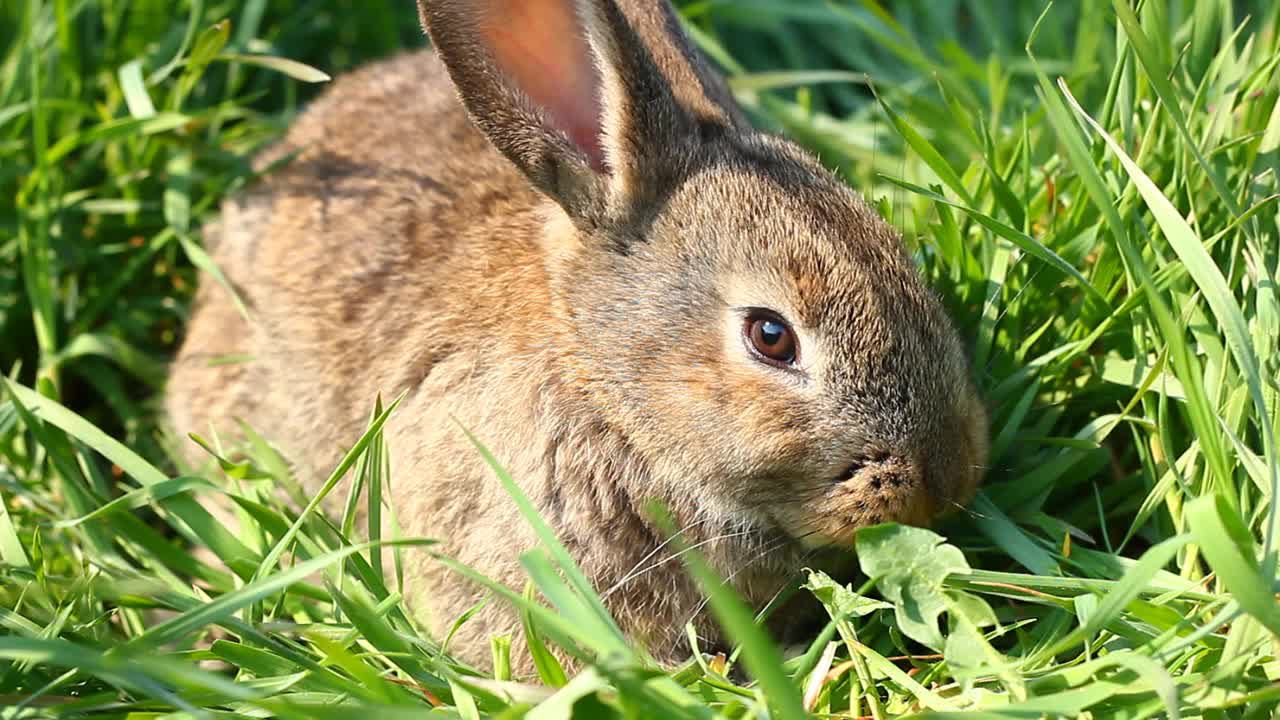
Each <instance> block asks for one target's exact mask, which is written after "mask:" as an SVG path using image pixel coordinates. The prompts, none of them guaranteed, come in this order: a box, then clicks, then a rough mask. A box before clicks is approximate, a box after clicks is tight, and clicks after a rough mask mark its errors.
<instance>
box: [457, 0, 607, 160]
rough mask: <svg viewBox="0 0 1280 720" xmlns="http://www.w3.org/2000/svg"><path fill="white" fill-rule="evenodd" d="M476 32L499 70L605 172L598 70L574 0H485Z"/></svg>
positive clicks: (555, 127)
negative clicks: (484, 6)
mask: <svg viewBox="0 0 1280 720" xmlns="http://www.w3.org/2000/svg"><path fill="white" fill-rule="evenodd" d="M486 4H487V5H488V8H487V10H488V12H486V13H485V15H484V21H483V22H482V29H481V32H482V33H483V36H484V41H485V42H486V43H487V44H488V46H489V49H490V51H491V52H492V53H493V56H494V60H495V61H496V62H497V63H498V67H499V68H500V69H501V70H502V72H503V73H505V74H506V75H507V77H508V78H510V79H511V81H512V82H514V83H515V86H516V88H517V89H518V90H520V92H522V93H524V94H525V95H526V96H527V97H528V98H529V99H530V100H532V101H533V103H534V104H535V105H537V106H538V107H539V108H541V109H542V111H543V112H544V113H545V114H546V116H547V118H548V119H549V120H550V122H551V123H552V124H553V126H554V129H556V130H559V131H561V132H563V133H564V134H565V135H567V136H568V137H569V140H570V142H572V143H573V144H574V146H576V147H577V148H578V149H579V150H580V151H581V152H582V154H583V155H584V156H586V158H587V160H588V162H590V164H591V167H593V168H594V169H595V170H596V171H597V172H604V171H605V169H606V163H605V158H604V151H603V149H602V147H601V135H602V133H603V116H604V113H603V105H602V103H601V98H600V95H601V88H600V75H599V72H598V71H597V70H596V66H595V62H594V58H593V56H592V53H591V47H590V45H588V43H587V38H586V35H585V33H584V28H583V27H582V23H581V22H580V21H579V20H578V15H577V12H576V11H575V10H574V2H573V0H488V2H487V3H486Z"/></svg>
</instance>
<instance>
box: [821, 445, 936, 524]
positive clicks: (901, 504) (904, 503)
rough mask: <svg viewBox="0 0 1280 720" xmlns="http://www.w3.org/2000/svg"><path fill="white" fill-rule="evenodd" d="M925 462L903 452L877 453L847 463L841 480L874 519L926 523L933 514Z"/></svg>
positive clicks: (847, 490) (848, 491) (877, 520)
mask: <svg viewBox="0 0 1280 720" xmlns="http://www.w3.org/2000/svg"><path fill="white" fill-rule="evenodd" d="M924 468H925V464H924V462H922V461H921V460H920V459H917V458H914V457H911V456H909V455H906V454H902V455H899V454H891V453H876V454H871V455H869V456H867V457H865V458H860V459H859V460H857V461H855V462H854V463H853V464H852V465H850V467H849V469H848V470H847V471H846V472H845V474H844V475H843V476H842V477H843V479H842V481H841V484H842V485H844V486H845V488H844V490H845V491H846V492H847V493H849V494H850V495H851V496H853V497H856V498H858V499H859V504H860V506H861V508H863V509H865V510H867V511H870V512H869V513H868V514H869V515H870V516H872V517H871V518H868V519H872V518H874V522H899V523H905V524H908V525H925V524H928V522H929V520H930V519H931V518H932V517H933V515H934V507H933V499H932V497H931V493H930V492H929V488H928V483H927V480H926V478H925V470H924Z"/></svg>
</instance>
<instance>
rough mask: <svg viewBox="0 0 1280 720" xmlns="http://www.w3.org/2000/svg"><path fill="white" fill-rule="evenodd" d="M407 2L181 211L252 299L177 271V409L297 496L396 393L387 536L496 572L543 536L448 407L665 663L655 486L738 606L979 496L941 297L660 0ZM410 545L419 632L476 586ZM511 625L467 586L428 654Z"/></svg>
mask: <svg viewBox="0 0 1280 720" xmlns="http://www.w3.org/2000/svg"><path fill="white" fill-rule="evenodd" d="M419 12H420V15H421V19H422V22H423V26H424V29H425V31H426V33H427V35H428V36H429V38H430V40H431V44H432V46H433V49H428V50H421V51H414V52H407V53H405V54H401V55H399V56H396V57H393V58H391V59H389V60H383V61H380V62H378V63H375V64H372V65H368V66H365V67H363V68H361V69H358V70H356V71H353V72H351V73H349V74H347V75H345V76H343V77H341V78H339V79H338V80H337V81H335V83H334V85H333V86H332V87H331V88H329V89H328V90H327V91H326V92H324V93H322V94H321V96H320V97H319V98H318V99H316V100H315V101H314V102H312V103H311V104H310V105H309V107H308V108H307V109H306V110H305V111H304V112H302V113H301V114H300V116H299V117H298V118H297V119H296V121H295V122H294V123H293V124H292V126H291V127H290V129H289V130H288V132H287V134H286V135H285V137H284V138H283V140H281V141H280V142H278V143H277V144H275V145H273V146H271V147H269V148H268V149H266V150H265V151H264V152H262V153H261V154H260V155H259V156H258V157H257V158H256V160H255V162H256V163H257V165H258V167H260V168H266V167H268V166H272V165H280V167H279V168H278V169H275V170H273V171H271V172H268V173H266V174H265V176H264V177H263V178H262V179H261V180H260V182H258V183H256V184H255V185H253V186H251V187H250V188H249V189H248V190H246V191H244V192H243V193H241V194H240V195H237V196H235V197H233V198H231V199H229V200H227V201H226V202H225V204H224V207H223V209H222V211H221V216H220V217H219V218H218V219H217V220H216V221H214V222H212V223H210V225H208V226H207V228H206V233H205V235H206V237H205V242H206V243H207V245H208V247H209V248H210V252H211V254H212V256H213V258H214V259H215V261H216V262H217V264H218V265H219V266H220V268H221V269H222V271H223V272H224V273H225V276H226V280H227V282H228V283H230V285H231V286H232V287H233V288H235V289H236V291H237V292H238V293H239V295H240V296H241V297H242V298H243V299H244V302H245V304H246V306H247V308H248V310H249V313H248V317H249V318H250V320H246V318H245V317H244V316H242V314H241V313H240V312H239V311H238V310H237V308H236V305H235V303H234V301H233V296H232V294H231V293H229V292H227V290H226V289H224V288H223V287H222V286H221V285H220V284H219V283H214V282H208V281H204V282H202V283H201V285H200V288H199V290H198V294H197V297H196V299H195V302H194V305H193V310H192V315H191V318H190V323H189V327H188V330H187V335H186V337H185V339H184V341H183V344H182V347H181V349H180V351H179V353H178V356H177V358H176V359H175V362H174V365H173V369H172V371H171V375H170V380H169V384H168V390H167V399H166V408H167V413H168V417H169V419H170V422H171V423H172V425H173V427H174V428H175V429H176V430H177V431H178V432H181V433H188V432H196V433H204V432H207V431H208V430H209V429H210V428H215V429H222V430H223V431H225V432H234V431H235V428H236V424H235V421H236V419H237V418H243V419H245V420H246V421H248V422H249V423H251V424H252V425H253V426H254V427H255V428H256V429H257V430H258V431H260V432H261V433H262V434H264V435H265V436H266V437H268V438H270V439H271V440H272V441H273V442H274V443H275V444H277V445H278V447H279V448H280V449H281V451H282V452H283V453H284V454H285V455H286V456H287V457H288V458H289V459H290V460H291V462H292V463H294V464H295V466H296V469H297V471H298V473H299V476H300V477H302V478H304V479H305V481H306V482H309V483H312V486H313V487H314V486H315V485H316V484H318V483H319V482H320V481H321V480H322V479H323V478H324V477H325V476H326V475H327V474H328V473H329V472H331V471H332V468H333V467H334V466H335V464H336V463H337V461H338V460H339V458H340V457H341V453H342V452H343V451H344V450H345V449H346V448H349V447H350V445H351V444H352V443H353V442H354V441H355V440H356V439H357V438H358V437H359V436H360V434H361V432H362V431H363V429H364V427H365V425H366V423H367V421H368V411H369V409H370V407H371V406H372V402H373V399H374V398H375V397H376V396H377V395H379V394H381V395H382V396H383V397H390V396H397V395H401V394H403V400H402V402H401V404H400V405H399V407H398V408H397V410H396V412H395V413H394V414H393V415H392V417H391V419H390V420H389V421H388V424H387V425H386V428H385V431H384V432H385V438H386V440H387V445H388V448H389V452H390V466H391V471H392V472H391V477H392V480H391V484H390V487H389V490H388V493H389V495H388V498H389V500H388V501H389V502H390V503H391V504H392V506H393V507H394V510H395V514H396V517H397V520H398V523H399V525H400V528H401V531H402V532H403V533H404V534H405V535H407V536H425V537H430V538H435V539H438V540H439V541H440V545H439V546H438V547H439V548H440V550H441V551H442V552H444V553H446V554H448V555H450V556H452V557H453V558H456V559H457V560H458V561H461V562H462V563H465V564H467V565H469V566H471V567H472V568H475V569H477V570H478V571H480V572H482V573H484V574H485V575H487V576H488V577H490V578H492V579H494V580H497V581H500V582H502V583H505V584H506V585H508V586H510V587H512V588H514V589H517V590H519V589H520V588H522V587H523V585H524V583H525V579H526V575H525V574H524V571H523V570H522V569H521V567H520V565H519V564H518V561H517V556H518V555H519V554H520V553H521V552H523V551H525V550H528V549H529V548H531V547H534V546H535V545H536V539H535V536H534V535H533V533H532V531H531V530H530V529H529V527H528V524H527V523H526V522H525V521H524V520H523V519H522V517H521V515H520V514H519V511H518V509H517V506H516V504H515V503H514V502H512V500H511V499H510V497H509V496H508V495H507V493H506V492H504V490H503V488H502V486H501V484H500V482H499V481H498V479H497V478H496V477H495V476H494V474H493V472H492V471H491V469H490V468H489V467H488V466H487V465H486V463H485V462H484V460H483V459H482V457H481V455H480V454H479V453H478V452H477V451H476V449H475V447H474V445H473V443H472V441H471V440H470V439H469V438H468V437H467V435H466V433H465V432H464V431H463V428H466V429H467V430H469V431H471V432H473V433H474V434H475V436H476V437H477V438H478V439H479V440H480V442H482V443H483V444H484V445H485V446H486V447H488V448H489V449H490V450H491V451H492V453H493V454H494V456H495V457H496V458H497V460H498V461H499V462H500V463H501V464H502V465H503V466H504V467H505V468H506V470H507V471H508V472H509V473H510V475H511V476H512V477H513V478H515V479H516V480H517V481H518V482H519V483H520V486H521V488H522V490H523V491H524V492H525V493H526V494H527V495H528V496H529V497H530V498H531V500H532V501H533V503H534V504H535V506H536V507H537V509H538V510H539V511H540V513H541V514H542V515H543V516H544V518H545V519H546V520H547V522H548V523H549V524H550V525H551V527H552V528H553V529H554V530H555V531H556V533H557V534H558V536H559V538H560V539H561V540H562V541H563V543H564V544H565V546H566V547H567V548H569V550H570V552H571V553H572V555H573V556H574V558H575V560H576V562H577V563H578V564H579V565H580V567H581V568H582V570H583V571H584V572H585V573H586V575H587V576H588V577H589V579H590V580H591V581H592V582H593V583H594V585H595V587H596V588H597V589H598V590H599V592H600V593H601V595H602V597H604V599H605V602H606V605H607V607H608V609H609V610H610V612H611V613H612V614H613V615H614V617H615V618H616V620H617V622H618V624H619V627H620V628H621V629H622V630H623V631H624V632H625V633H626V634H627V635H628V637H629V638H630V639H632V640H633V641H634V642H635V643H638V644H640V645H642V646H643V647H645V648H647V649H648V651H649V652H650V653H651V656H652V657H653V658H655V659H657V661H658V662H663V663H677V662H679V661H681V660H683V659H685V658H687V657H688V654H687V653H688V652H689V651H690V647H689V643H688V642H687V639H686V638H687V633H686V630H685V625H686V623H689V622H691V623H693V627H694V628H695V631H696V634H697V635H698V636H699V637H701V638H702V639H703V641H704V642H705V643H706V646H705V647H707V648H711V647H719V646H721V643H723V642H724V641H725V639H724V638H723V637H722V635H721V631H720V630H719V629H718V628H717V627H716V624H715V623H714V621H713V620H712V618H711V617H710V616H709V613H708V612H707V611H706V610H705V609H704V605H705V603H704V601H703V596H702V595H701V593H700V592H699V590H698V588H697V586H696V584H695V583H694V582H693V581H692V580H690V578H689V576H688V575H687V573H686V571H685V570H684V569H683V568H682V567H681V562H680V561H679V560H678V559H676V558H675V555H676V552H675V550H674V547H675V545H676V544H675V543H671V544H668V542H667V541H668V540H669V539H670V537H669V535H667V534H666V533H665V532H664V530H663V526H662V525H661V524H660V523H658V522H657V521H656V520H655V519H654V518H653V516H652V515H651V513H650V512H649V509H650V508H651V504H650V503H651V501H654V500H656V501H658V502H660V503H661V504H662V505H663V506H664V507H665V508H666V509H667V511H668V513H669V517H670V518H671V520H672V522H674V523H675V524H676V525H677V526H678V527H679V528H680V534H681V536H682V540H683V542H684V545H685V546H688V547H696V548H697V549H698V551H699V552H701V553H702V554H703V555H704V557H705V558H706V560H707V562H708V563H709V564H710V566H711V567H712V568H713V569H714V570H716V571H717V572H719V573H720V574H721V575H722V576H723V577H725V578H726V579H727V580H728V581H729V582H730V584H731V585H732V587H733V588H735V589H736V590H737V591H738V592H739V593H740V594H741V596H742V597H743V598H745V599H746V601H747V602H749V603H751V604H752V605H753V606H754V607H757V608H759V607H761V606H763V605H765V604H767V603H768V602H769V601H770V600H771V599H773V598H774V597H775V596H776V595H777V594H778V592H779V590H780V589H781V588H783V587H784V586H785V585H786V583H787V582H788V581H789V580H790V579H791V578H793V577H795V576H796V574H797V573H798V572H799V571H800V570H801V569H802V568H803V567H805V566H806V563H809V562H811V560H812V558H814V557H817V556H821V555H822V554H823V553H824V552H828V551H829V550H830V549H832V548H834V549H836V550H837V551H848V550H851V549H852V547H851V544H852V538H853V533H854V531H855V530H856V529H858V528H860V527H865V526H868V525H871V524H875V523H881V522H889V521H896V522H901V523H909V524H915V525H927V524H929V523H930V522H931V521H932V520H933V519H934V518H935V517H936V516H938V515H939V514H941V513H943V512H944V511H947V510H949V509H951V508H956V507H960V506H962V505H963V504H964V503H966V502H967V501H968V500H969V499H971V497H972V496H973V494H974V493H975V490H976V487H977V486H978V484H979V482H980V480H981V476H982V472H981V468H982V465H983V462H984V461H985V456H986V452H987V419H986V414H985V410H984V407H983V403H982V401H981V398H980V396H979V393H978V390H977V387H976V384H975V383H974V381H973V380H972V378H971V373H970V368H969V363H968V360H967V358H966V352H965V348H964V346H963V344H962V342H961V339H960V336H959V334H958V332H957V330H956V329H955V326H954V325H953V323H952V322H951V321H950V319H949V318H948V316H947V314H946V312H945V310H944V309H943V307H942V305H941V303H940V301H939V300H938V299H937V297H936V295H935V293H934V292H933V291H931V290H930V289H929V288H928V287H927V286H926V284H925V283H924V281H923V279H922V278H921V276H920V274H919V272H918V270H917V269H916V267H915V265H914V262H913V260H912V258H911V256H910V255H909V253H908V252H907V250H906V248H905V246H904V245H903V243H902V241H901V238H900V236H899V234H898V233H897V232H896V231H895V230H894V229H893V228H892V227H891V226H890V225H888V224H887V223H886V222H885V221H884V220H883V219H882V218H880V217H879V216H878V215H877V214H876V213H875V212H874V211H873V210H872V209H871V208H870V207H869V206H868V205H867V204H865V202H864V201H863V200H862V199H861V197H860V196H859V195H858V194H857V193H855V191H854V190H852V189H851V188H850V187H849V186H848V185H847V184H846V183H845V182H843V181H841V180H840V179H838V178H837V177H836V176H835V175H834V174H833V173H832V172H830V171H828V170H827V169H826V168H824V167H823V166H822V165H821V164H820V163H819V162H818V161H817V160H816V159H815V158H814V157H813V156H812V155H811V154H810V153H808V152H807V151H805V150H802V149H801V148H800V147H798V146H797V145H795V144H793V143H792V142H790V141H788V140H786V139H784V138H781V137H777V136H774V135H772V134H768V133H765V132H761V131H758V130H756V129H754V128H753V127H752V126H751V124H750V123H749V122H748V119H747V117H746V115H745V113H744V111H743V110H742V108H741V107H740V106H739V105H738V104H736V103H735V100H734V99H733V96H732V94H731V92H730V90H729V87H728V84H727V82H726V81H725V79H724V78H723V77H722V76H721V75H720V74H719V73H718V72H717V71H716V70H715V69H713V67H712V66H711V65H710V63H709V62H708V61H707V60H706V59H705V58H704V57H703V55H702V54H700V52H699V51H698V50H696V49H695V48H694V46H693V44H692V43H691V41H690V40H689V38H688V36H687V35H686V34H685V33H684V31H683V29H682V28H681V26H680V24H679V20H678V18H677V16H676V15H675V12H674V10H673V8H672V7H671V6H670V5H669V4H668V2H666V0H420V2H419ZM282 160H288V161H287V162H283V163H282V162H281V161H282ZM226 355H247V356H249V357H250V358H251V359H250V360H248V361H246V362H243V363H238V364H234V363H212V362H210V360H212V359H215V358H218V357H221V356H226ZM455 419H456V421H455ZM193 457H194V456H193ZM837 554H841V553H840V552H837ZM843 555H845V556H847V552H844V553H843ZM405 572H406V577H407V579H406V598H407V602H408V603H409V604H410V606H411V607H412V608H413V612H414V614H415V615H416V616H417V617H418V618H419V619H420V620H421V621H422V622H423V623H425V625H426V627H427V628H428V629H429V630H430V631H431V632H433V633H437V636H440V635H443V634H444V633H445V632H446V631H447V630H448V629H449V627H450V625H451V624H452V623H454V621H455V620H456V619H457V618H458V617H459V616H460V615H461V614H463V613H464V612H465V611H467V610H468V609H470V608H472V607H473V606H474V605H475V604H476V603H477V601H478V600H480V599H481V598H484V597H485V592H484V591H483V589H482V588H479V587H478V586H476V585H474V584H471V583H469V582H465V581H463V579H462V578H460V577H458V576H457V575H456V574H454V573H453V572H451V571H450V570H448V569H447V568H446V567H444V566H443V565H442V564H440V563H438V562H434V561H432V560H431V558H430V557H429V556H428V554H427V553H416V554H410V555H409V561H408V563H407V566H406V568H405ZM517 622H518V620H517V617H516V615H515V613H513V612H512V611H511V609H510V608H509V607H506V606H505V605H503V604H501V603H492V602H491V603H488V604H486V605H485V606H484V607H483V608H482V609H481V611H480V612H478V613H477V614H475V615H474V616H473V617H472V618H471V619H470V620H469V621H468V622H467V623H466V624H464V625H463V626H462V628H461V630H460V631H459V632H458V633H457V635H455V636H454V639H453V644H452V645H451V649H452V651H453V652H455V653H456V656H457V657H459V658H460V659H462V660H465V661H468V662H472V663H476V664H479V663H482V662H484V661H485V660H486V658H488V657H489V645H488V638H489V636H490V635H492V634H496V633H513V632H514V633H515V634H516V635H517V636H518V635H519V633H518V632H516V628H518V624H517ZM786 622H790V621H789V620H788V621H786Z"/></svg>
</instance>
